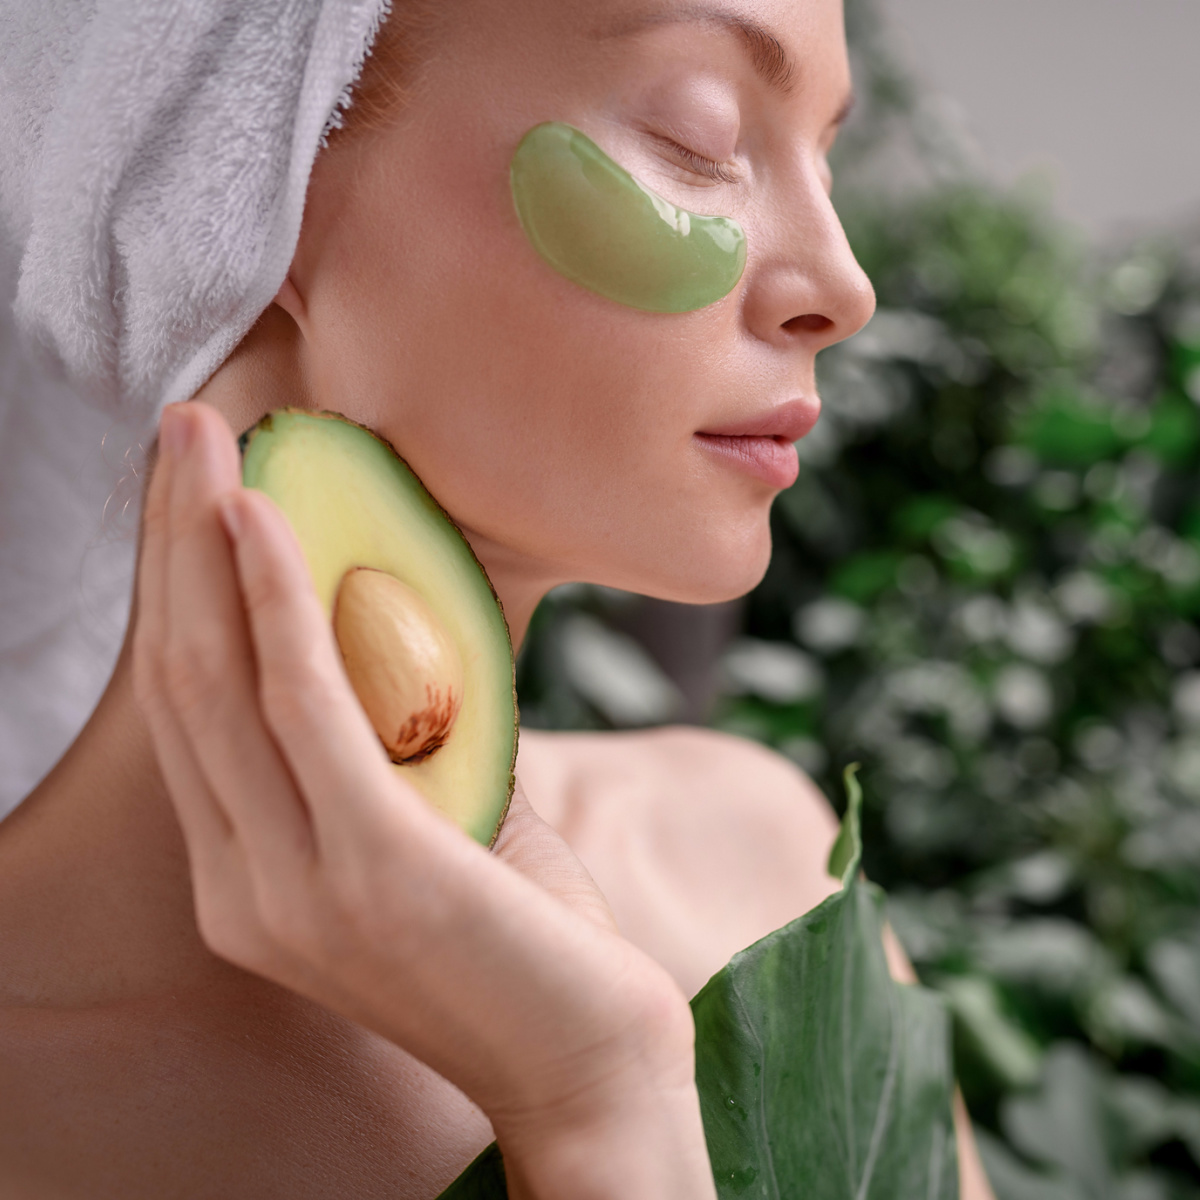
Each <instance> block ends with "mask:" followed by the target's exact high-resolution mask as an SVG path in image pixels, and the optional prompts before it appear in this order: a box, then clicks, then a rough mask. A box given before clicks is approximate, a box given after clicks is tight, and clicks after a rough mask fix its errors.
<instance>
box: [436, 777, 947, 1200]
mask: <svg viewBox="0 0 1200 1200" xmlns="http://www.w3.org/2000/svg"><path fill="white" fill-rule="evenodd" d="M846 789H847V793H848V800H849V806H848V808H847V813H846V819H845V821H844V822H843V824H842V832H841V834H840V835H839V837H838V840H837V842H836V843H835V845H834V848H833V851H832V853H831V855H830V864H829V865H830V871H831V873H834V874H836V875H839V876H840V877H841V879H842V881H843V886H842V890H841V891H840V892H837V893H836V894H835V895H833V896H830V897H829V898H828V899H827V900H826V901H824V903H822V904H820V905H818V907H817V908H815V909H813V911H812V912H810V913H808V914H807V915H805V916H803V917H801V918H800V919H799V920H796V921H793V922H792V923H791V924H790V925H786V926H784V927H783V928H782V929H780V930H777V931H776V932H775V933H772V934H770V935H768V936H767V937H765V938H763V939H762V941H760V942H756V943H755V944H754V945H753V946H751V947H749V949H747V950H743V951H742V952H741V953H740V954H737V955H735V956H734V958H733V959H732V960H731V961H730V962H729V964H728V965H727V966H725V967H724V968H722V969H721V970H720V971H719V972H717V974H716V975H714V976H713V978H712V979H711V980H709V982H708V983H707V984H706V985H705V986H704V988H703V989H702V990H701V992H700V993H699V995H697V996H696V998H695V999H694V1000H693V1001H692V1011H693V1013H694V1015H695V1019H696V1083H697V1086H698V1088H699V1091H700V1105H701V1111H702V1113H703V1116H704V1129H705V1133H706V1135H707V1138H708V1150H709V1157H710V1158H711V1160H712V1165H713V1174H714V1176H715V1178H716V1182H717V1192H718V1194H719V1195H720V1197H721V1200H733V1198H734V1197H737V1198H739V1200H750V1198H759V1197H762V1198H763V1200H792V1198H794V1197H798V1196H803V1197H804V1200H884V1198H886V1200H956V1198H957V1196H958V1169H957V1154H956V1148H955V1142H954V1128H953V1117H952V1095H953V1087H954V1083H953V1076H952V1072H951V1066H950V1049H949V1046H950V1041H949V1027H948V1022H947V1019H946V1014H945V1011H944V1009H943V1007H942V1004H941V1002H940V1000H938V999H937V998H936V997H934V996H933V995H932V993H930V992H927V991H925V990H924V989H922V988H918V987H908V986H904V985H901V984H897V983H895V982H894V981H893V980H892V979H891V977H890V975H889V974H888V967H887V961H886V959H885V957H884V953H883V943H882V904H883V898H882V893H881V892H880V891H879V890H878V889H877V888H874V887H872V886H871V885H870V884H867V883H865V882H863V881H862V880H861V879H860V878H859V863H860V861H861V857H862V841H861V838H860V836H859V809H860V806H861V792H860V790H859V787H858V783H857V781H856V780H855V778H854V773H853V768H851V769H850V770H848V771H847V772H846ZM503 1188H504V1185H503V1167H502V1165H501V1163H500V1156H499V1154H498V1153H497V1152H495V1150H494V1147H493V1148H492V1149H490V1150H489V1151H487V1152H485V1153H484V1155H482V1156H481V1157H480V1158H479V1159H476V1161H475V1162H474V1163H472V1164H471V1166H470V1167H469V1168H468V1169H467V1171H466V1172H465V1173H464V1174H463V1175H462V1176H461V1177H460V1178H459V1179H458V1180H457V1181H456V1182H455V1183H454V1185H453V1186H452V1187H451V1188H450V1190H449V1191H447V1192H445V1193H443V1200H492V1198H493V1197H497V1196H503V1195H504V1194H505V1193H504V1190H503Z"/></svg>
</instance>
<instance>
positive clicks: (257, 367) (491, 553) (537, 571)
mask: <svg viewBox="0 0 1200 1200" xmlns="http://www.w3.org/2000/svg"><path fill="white" fill-rule="evenodd" d="M311 375H312V372H310V371H309V370H308V369H307V368H306V366H305V354H304V341H303V337H302V336H301V334H300V332H299V330H298V329H297V327H296V324H295V322H294V321H293V320H292V319H291V318H290V317H289V316H288V314H287V313H286V312H284V311H283V310H282V309H280V308H279V307H277V306H275V305H272V307H271V308H269V309H267V311H266V312H265V313H263V315H262V317H260V318H259V321H258V324H256V325H255V327H254V328H253V329H252V330H251V331H250V333H249V334H248V335H247V336H246V338H245V339H244V341H243V342H242V343H241V345H240V346H239V347H238V348H237V350H235V351H234V353H233V354H232V355H231V356H230V357H229V359H228V360H226V362H225V363H224V364H223V365H222V367H221V369H220V370H219V371H218V372H217V373H216V374H215V375H214V376H213V377H212V379H210V380H209V381H208V383H206V384H205V385H204V387H203V388H201V389H200V391H199V392H197V393H196V397H195V398H196V399H197V400H202V401H204V403H205V404H209V405H211V406H212V407H213V408H215V409H217V411H218V412H220V413H221V414H222V415H223V416H224V417H225V419H226V420H227V421H228V422H229V425H230V428H231V429H232V430H233V431H234V433H241V432H242V431H243V430H245V429H249V428H250V427H251V426H252V425H254V424H256V423H257V422H258V421H259V420H260V419H261V418H262V417H264V416H266V414H267V413H269V412H271V411H272V410H273V409H276V408H284V407H288V406H292V407H303V408H313V409H322V408H329V407H336V405H331V404H329V403H328V402H327V399H328V398H327V397H322V396H320V395H317V394H316V392H315V390H314V388H313V386H312V382H311ZM344 415H345V416H347V417H350V418H351V419H352V420H354V419H357V415H356V414H355V413H353V412H347V413H345V414H344ZM452 515H453V514H452ZM461 528H462V532H463V536H464V537H465V538H466V539H467V541H468V542H469V543H470V545H471V549H472V550H473V551H474V552H475V557H476V558H478V559H479V561H480V562H481V563H482V564H483V569H484V570H485V571H486V572H487V574H488V578H489V579H490V580H491V583H492V587H493V588H495V590H496V595H497V596H498V597H499V598H500V605H501V607H502V608H503V610H504V616H505V620H507V622H508V629H509V634H510V636H511V637H512V643H513V652H514V653H516V651H518V650H519V649H520V648H521V643H522V642H523V641H524V639H525V631H526V630H527V629H528V628H529V621H530V619H531V618H532V616H533V611H534V609H535V608H537V606H538V602H539V601H540V600H541V598H542V597H543V596H544V595H545V594H546V592H548V591H549V590H550V588H551V587H553V586H554V585H555V584H557V583H561V582H564V581H563V580H561V579H558V578H555V577H554V576H553V573H552V572H551V571H549V570H547V569H546V568H545V567H544V566H543V565H542V564H537V563H533V562H531V561H530V560H529V559H528V558H527V557H526V556H524V555H521V554H517V553H515V552H514V551H512V550H510V549H509V548H508V547H506V546H503V545H501V544H500V543H498V542H494V541H492V540H491V539H490V538H487V537H484V536H483V535H481V534H479V533H477V532H475V531H474V530H472V529H470V528H466V527H461Z"/></svg>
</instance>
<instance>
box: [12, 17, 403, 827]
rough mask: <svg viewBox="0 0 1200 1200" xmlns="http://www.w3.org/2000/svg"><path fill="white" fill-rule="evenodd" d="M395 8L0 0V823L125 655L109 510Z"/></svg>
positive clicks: (256, 264)
mask: <svg viewBox="0 0 1200 1200" xmlns="http://www.w3.org/2000/svg"><path fill="white" fill-rule="evenodd" d="M386 7H387V0H33V2H31V0H0V222H2V223H3V228H4V235H5V241H6V243H7V247H8V249H9V250H10V251H11V253H10V257H9V262H8V263H7V264H3V263H0V270H2V271H4V274H5V278H4V279H0V303H3V306H4V312H3V313H2V314H0V356H2V357H0V472H2V473H0V815H3V814H4V812H6V811H7V810H8V809H9V808H11V807H12V805H14V804H15V803H16V802H17V801H18V800H19V799H20V798H21V796H22V795H24V794H25V792H26V791H27V790H28V789H29V787H30V786H32V784H33V783H35V782H36V781H37V779H38V778H40V776H41V775H42V774H43V773H44V772H45V770H47V769H48V768H49V767H50V766H51V765H52V764H53V762H54V760H55V759H56V758H57V757H58V755H59V754H61V752H62V750H63V749H64V748H65V746H66V744H67V742H69V741H70V739H71V737H73V736H74V733H75V732H76V730H77V729H78V728H79V726H80V725H81V724H82V722H83V720H84V719H86V717H87V715H88V713H89V712H90V710H91V708H92V706H93V705H94V703H95V701H96V699H97V697H98V694H99V689H100V687H101V686H102V685H103V681H104V679H105V678H106V676H107V673H108V670H109V669H110V668H111V665H112V661H113V659H114V657H115V654H116V649H117V642H118V640H119V636H120V632H121V629H122V627H123V623H124V620H123V618H124V614H125V612H126V611H127V605H128V595H129V589H130V587H131V584H132V575H131V569H132V545H131V542H130V538H129V534H128V532H127V531H128V529H129V528H130V527H133V523H124V524H122V525H121V529H122V531H123V532H122V533H121V534H120V535H119V536H118V537H117V540H116V543H115V544H113V532H112V528H113V521H112V518H111V514H110V516H109V518H108V519H107V520H106V518H105V513H104V506H105V502H106V500H109V498H110V497H112V496H113V491H114V488H115V487H116V485H117V483H118V482H119V480H120V479H121V478H122V476H123V475H125V474H126V473H127V472H128V471H129V470H130V469H136V467H137V466H138V465H139V457H140V447H141V446H142V445H144V444H148V443H149V441H150V439H152V437H153V431H154V428H155V425H156V423H157V418H158V413H159V411H160V410H161V408H162V406H163V405H164V404H166V403H170V402H172V401H175V400H183V399H187V398H188V397H189V396H191V395H192V394H193V393H194V392H195V391H196V389H197V388H199V387H200V386H201V384H203V383H204V381H205V380H206V379H207V378H208V377H209V375H211V374H212V372H213V371H214V370H215V369H216V368H217V367H218V366H219V365H220V364H221V362H222V361H224V359H225V358H226V357H227V356H228V354H229V353H230V351H231V350H232V349H233V348H234V347H235V346H236V345H237V343H238V342H239V341H240V340H241V339H242V337H243V336H244V335H245V333H246V332H247V330H248V329H249V328H250V326H251V325H252V324H253V323H254V321H255V319H256V318H257V317H258V315H259V314H260V313H261V312H262V311H263V309H265V308H266V307H267V305H268V304H269V303H270V302H271V299H272V297H273V296H274V295H275V293H276V292H277V291H278V289H279V286H280V284H281V283H282V282H283V280H284V278H285V276H286V274H287V270H288V267H289V265H290V263H291V258H292V254H293V252H294V250H295V246H296V242H297V239H298V236H299V231H300V220H301V216H302V214H303V209H304V196H305V192H306V190H307V185H308V179H309V175H310V172H311V169H312V164H313V160H314V159H315V157H316V154H317V151H318V149H319V148H320V146H321V144H322V141H323V139H324V136H325V134H326V132H327V131H328V129H329V127H330V125H331V124H337V123H339V121H340V116H339V114H340V111H341V109H342V107H343V106H344V105H345V104H346V103H347V101H348V97H349V90H350V88H351V86H352V84H353V82H354V80H355V79H356V78H357V76H358V73H359V70H360V69H361V66H362V61H363V58H364V56H365V54H366V53H367V50H368V48H369V46H370V44H371V41H372V39H373V37H374V35H375V33H376V31H377V29H378V26H379V22H380V21H381V19H382V18H383V15H384V13H385V10H386ZM14 294H15V304H14V305H12V307H11V308H10V301H11V297H12V296H13V295H14ZM10 314H11V315H10ZM14 319H15V326H16V329H18V330H19V333H20V336H21V344H19V345H18V343H17V341H16V340H15V339H16V333H15V332H14V329H13V324H14ZM123 501H124V497H118V502H119V503H122V502H123ZM97 564H99V565H97Z"/></svg>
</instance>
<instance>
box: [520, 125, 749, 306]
mask: <svg viewBox="0 0 1200 1200" xmlns="http://www.w3.org/2000/svg"><path fill="white" fill-rule="evenodd" d="M509 175H510V178H511V181H512V193H513V203H514V204H515V205H516V208H517V216H518V217H519V218H520V220H521V225H522V227H523V228H524V230H525V233H526V234H527V235H528V237H529V240H530V241H531V242H532V243H533V245H534V248H535V249H536V250H537V252H538V253H539V254H540V255H541V256H542V257H543V258H544V259H545V260H546V262H548V263H549V264H550V265H551V266H552V267H553V268H554V269H555V270H556V271H558V272H559V274H560V275H565V276H566V277H567V278H568V279H570V280H572V281H573V282H575V283H578V284H580V285H581V286H582V287H585V288H587V289H588V290H589V291H592V292H597V293H599V294H600V295H601V296H606V297H607V298H608V299H609V300H616V301H617V302H618V303H619V304H627V305H629V306H630V307H631V308H640V309H644V310H646V311H648V312H662V313H681V312H693V311H694V310H695V309H698V308H704V307H706V306H707V305H709V304H712V303H714V302H715V301H717V300H720V299H721V298H722V297H723V296H727V295H729V293H730V292H731V291H732V290H733V288H734V287H735V286H736V284H737V281H738V280H739V279H740V278H741V277H742V271H743V269H744V268H745V266H746V235H745V233H744V232H743V231H742V227H741V226H740V225H739V224H738V223H737V222H736V221H735V220H733V219H732V218H731V217H706V216H701V215H699V214H697V213H691V212H688V211H687V210H686V209H683V208H678V207H676V205H674V204H672V203H671V202H670V201H669V200H665V199H663V197H662V196H660V195H658V194H657V193H656V192H652V191H651V190H650V189H649V188H648V187H646V185H645V184H643V183H639V182H638V181H637V180H636V179H634V177H633V176H632V175H630V174H629V172H628V171H626V170H625V169H624V168H623V167H620V166H618V165H617V164H616V163H615V162H613V160H612V159H611V158H609V157H608V155H607V154H605V153H604V151H603V150H601V149H600V147H599V146H597V145H596V143H595V142H593V141H592V140H591V139H590V138H588V137H587V136H585V135H584V134H582V133H580V132H579V130H578V129H575V128H573V127H572V126H570V125H564V124H563V123H562V122H560V121H548V122H546V123H545V124H544V125H535V126H534V127H533V128H532V129H531V130H530V131H529V132H528V133H527V134H526V135H525V136H524V137H523V138H522V139H521V143H520V145H519V146H517V149H516V152H515V153H514V154H513V157H512V163H511V165H510V167H509Z"/></svg>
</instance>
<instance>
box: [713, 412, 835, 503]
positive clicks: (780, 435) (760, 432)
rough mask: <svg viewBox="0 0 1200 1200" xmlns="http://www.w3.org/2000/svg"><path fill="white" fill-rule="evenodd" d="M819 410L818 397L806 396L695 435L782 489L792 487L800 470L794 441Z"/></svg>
mask: <svg viewBox="0 0 1200 1200" xmlns="http://www.w3.org/2000/svg"><path fill="white" fill-rule="evenodd" d="M820 413H821V401H820V399H819V398H818V397H816V396H812V397H803V398H801V399H797V400H788V401H786V402H785V403H783V404H779V405H776V406H775V407H774V408H771V409H768V410H767V411H766V412H761V413H755V414H753V415H751V416H747V417H742V418H740V419H738V420H736V421H731V422H729V423H728V424H725V425H718V426H714V427H712V428H709V429H701V430H697V432H696V433H695V435H694V436H695V438H696V440H697V441H698V442H699V443H700V444H701V445H702V446H703V447H704V448H705V449H706V450H708V451H710V452H711V453H714V454H717V455H719V456H720V457H721V458H723V459H725V460H726V461H727V462H730V463H731V464H732V465H734V466H737V467H740V468H741V469H742V470H744V471H746V472H747V473H748V474H750V475H753V476H754V477H756V478H757V479H760V480H762V482H763V483H766V484H768V485H769V486H770V487H772V488H775V489H778V490H782V489H784V488H788V487H791V486H792V484H793V483H795V482H796V477H797V475H798V474H799V473H800V461H799V458H798V456H797V454H796V447H795V446H794V445H793V444H792V443H793V442H797V441H799V440H800V438H802V437H804V435H805V434H807V433H809V432H810V431H811V430H812V427H813V426H814V425H815V424H816V423H817V418H818V417H819V416H820Z"/></svg>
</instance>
